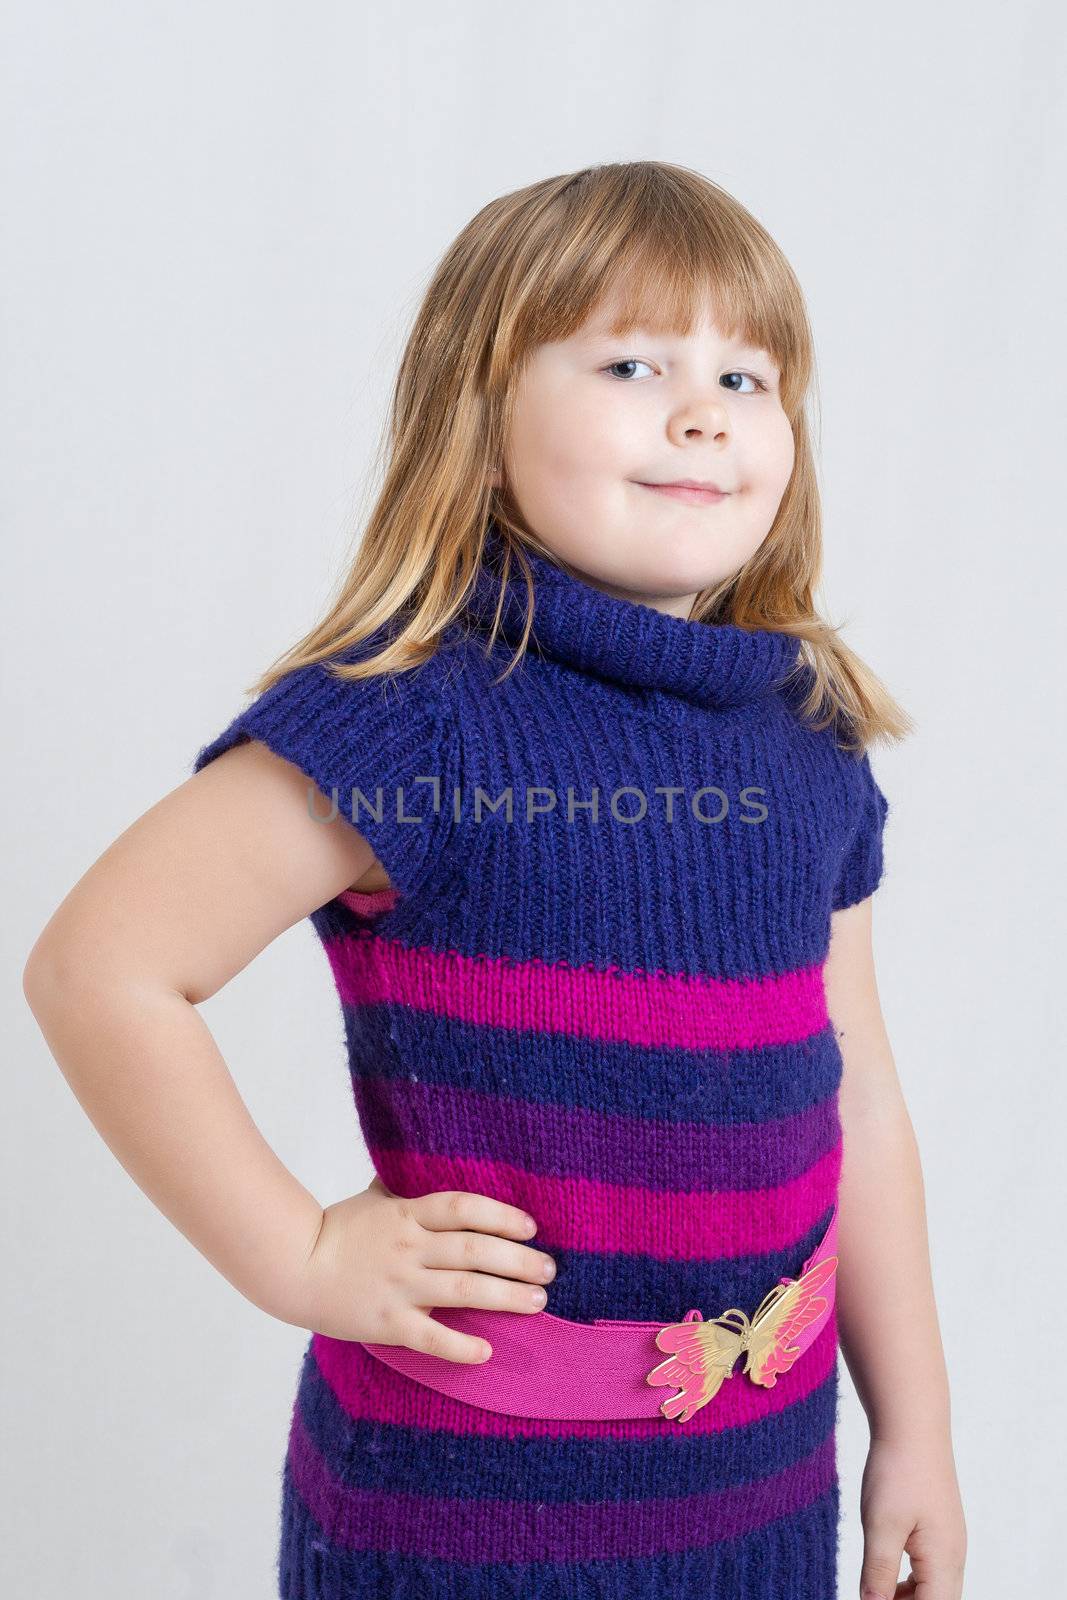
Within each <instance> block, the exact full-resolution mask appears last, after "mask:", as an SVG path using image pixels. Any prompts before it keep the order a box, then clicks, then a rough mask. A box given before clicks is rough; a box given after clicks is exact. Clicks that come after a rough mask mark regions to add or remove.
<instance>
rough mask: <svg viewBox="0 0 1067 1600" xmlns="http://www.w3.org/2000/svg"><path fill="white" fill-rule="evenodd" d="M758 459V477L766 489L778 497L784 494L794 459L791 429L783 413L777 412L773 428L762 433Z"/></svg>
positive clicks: (794, 444)
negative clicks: (759, 476)
mask: <svg viewBox="0 0 1067 1600" xmlns="http://www.w3.org/2000/svg"><path fill="white" fill-rule="evenodd" d="M758 458H759V462H760V468H761V473H760V475H761V477H762V478H763V480H764V483H765V484H766V486H767V488H768V489H769V490H772V491H774V492H776V493H777V494H779V495H782V494H784V493H785V490H786V487H787V485H788V483H789V479H790V477H791V476H792V472H793V462H794V460H795V458H796V441H795V440H794V438H793V429H792V428H791V427H790V424H789V418H788V417H787V416H786V414H785V412H784V411H779V412H778V414H777V416H776V418H775V419H774V423H773V426H769V427H768V428H767V430H766V432H765V433H764V435H763V437H762V439H761V441H760V446H759V451H758Z"/></svg>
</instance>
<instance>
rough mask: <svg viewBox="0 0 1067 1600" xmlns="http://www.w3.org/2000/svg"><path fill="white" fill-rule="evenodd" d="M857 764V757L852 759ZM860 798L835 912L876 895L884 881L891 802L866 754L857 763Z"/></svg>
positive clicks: (837, 882)
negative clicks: (876, 890)
mask: <svg viewBox="0 0 1067 1600" xmlns="http://www.w3.org/2000/svg"><path fill="white" fill-rule="evenodd" d="M849 759H850V760H851V761H853V762H855V758H854V757H850V758H849ZM855 766H856V773H855V779H856V792H857V798H856V799H855V801H854V802H853V819H852V822H851V826H850V829H849V833H848V837H847V840H846V843H845V850H844V856H843V859H842V861H841V863H840V866H839V868H838V872H837V878H836V880H835V883H834V891H833V898H832V901H831V905H832V907H833V910H834V911H843V910H844V909H845V907H846V906H853V905H857V904H858V903H859V902H860V901H861V900H866V899H867V897H868V895H872V894H873V893H874V891H875V889H877V887H878V885H879V884H880V883H881V881H882V877H883V873H884V868H885V857H884V838H883V835H884V830H885V820H886V817H887V815H888V812H889V801H888V800H887V799H886V797H885V795H884V794H883V793H882V791H881V789H880V788H879V787H878V783H877V781H876V780H875V776H874V773H873V772H872V770H871V762H870V757H869V756H868V755H867V754H864V756H863V758H862V760H860V761H859V762H855Z"/></svg>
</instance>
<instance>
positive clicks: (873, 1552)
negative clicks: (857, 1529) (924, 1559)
mask: <svg viewBox="0 0 1067 1600" xmlns="http://www.w3.org/2000/svg"><path fill="white" fill-rule="evenodd" d="M903 1553H904V1546H903V1545H902V1544H897V1543H895V1542H894V1541H893V1539H892V1537H890V1538H888V1539H887V1538H886V1536H885V1534H882V1535H880V1536H879V1535H878V1534H874V1535H873V1536H871V1537H868V1538H866V1539H865V1540H864V1544H863V1568H862V1570H861V1572H860V1600H893V1596H894V1595H895V1594H896V1590H897V1578H898V1576H899V1574H900V1558H901V1556H902V1555H903Z"/></svg>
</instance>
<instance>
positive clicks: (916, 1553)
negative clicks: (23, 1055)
mask: <svg viewBox="0 0 1067 1600" xmlns="http://www.w3.org/2000/svg"><path fill="white" fill-rule="evenodd" d="M812 365H813V358H812V341H811V335H810V330H809V327H808V322H807V318H806V314H805V308H804V302H803V297H802V294H801V292H800V289H799V288H798V285H797V282H796V280H795V278H794V275H793V273H792V271H791V270H790V267H789V265H788V263H787V262H786V261H785V259H784V258H783V256H782V253H781V251H780V250H779V249H778V248H777V246H776V245H775V244H774V242H773V240H772V239H770V238H769V237H768V235H767V233H766V232H765V231H764V229H763V228H762V227H761V226H760V225H759V224H758V223H757V222H756V221H755V219H754V218H753V217H752V216H751V215H749V213H748V212H747V211H745V209H744V208H743V207H742V206H740V205H739V204H738V203H737V202H736V201H735V200H733V199H732V198H731V197H730V196H729V195H727V194H725V193H724V192H723V191H722V190H721V189H719V188H717V187H716V186H715V185H714V184H712V183H711V182H709V181H708V180H706V179H705V178H703V177H702V176H700V175H699V174H697V173H694V172H692V171H690V170H688V169H685V168H680V167H676V166H669V165H664V164H661V163H658V162H633V163H624V164H619V165H609V166H599V167H593V168H590V169H588V170H585V171H581V172H577V173H572V174H566V175H563V176H561V177H555V178H551V179H548V180H546V181H544V182H540V183H536V184H533V185H531V186H530V187H529V188H526V189H522V190H520V191H518V192H516V193H513V194H508V195H505V196H503V197H502V198H500V199H498V200H495V201H493V202H492V203H491V204H489V205H487V206H486V207H485V208H484V209H483V210H482V211H481V212H479V213H478V215H477V216H476V217H475V218H474V219H473V220H472V221H471V222H470V223H469V224H468V225H467V226H466V227H465V228H464V229H463V231H462V232H461V234H460V235H459V237H458V238H457V239H456V241H455V243H454V244H453V245H452V246H451V248H450V249H449V250H448V252H447V254H446V256H445V258H444V260H443V261H442V262H441V264H440V266H439V268H438V270H437V272H436V274H435V276H434V279H433V281H432V283H431V285H430V287H429V290H428V292H427V294H426V297H425V300H424V303H423V305H422V307H421V310H420V312H419V315H418V318H417V321H416V324H415V327H414V330H413V332H412V335H411V338H410V340H409V343H408V346H407V349H406V351H405V354H404V357H403V361H402V365H401V369H400V373H399V379H398V384H397V389H396V395H395V403H394V409H393V415H392V455H391V459H390V463H389V467H388V472H387V475H386V479H385V483H384V486H383V488H382V492H381V495H380V498H379V500H378V502H377V504H376V506H375V508H374V512H373V515H372V516H371V518H370V521H369V525H368V527H367V528H366V530H365V533H364V536H363V539H362V543H361V546H360V548H359V551H358V554H357V556H356V559H355V562H354V565H353V567H352V570H351V572H350V573H349V575H348V577H347V580H346V582H345V584H344V587H343V589H342V591H341V593H340V596H339V598H338V599H337V601H336V603H335V604H334V605H333V606H332V608H331V609H330V612H329V615H328V616H326V617H325V619H324V620H323V621H322V622H320V623H319V625H318V626H317V627H316V628H314V630H313V631H312V632H311V633H309V634H308V635H307V636H306V637H305V638H304V639H302V640H301V641H300V643H299V644H298V645H296V646H295V648H294V649H292V650H291V651H289V652H288V654H287V655H286V656H285V657H283V658H282V659H281V661H280V662H279V663H277V664H275V666H274V667H273V668H271V669H270V670H269V671H268V672H267V673H266V674H265V675H264V676H263V677H262V678H261V679H260V681H259V683H258V684H257V685H256V696H257V697H256V698H255V700H254V703H253V704H251V705H250V706H249V707H248V708H247V709H245V710H244V711H242V712H241V713H240V714H239V715H237V716H236V717H235V719H234V720H233V721H232V722H231V723H230V725H229V726H228V727H227V728H226V729H225V731H224V732H222V733H221V734H220V735H219V737H217V738H216V739H215V740H214V742H213V743H210V744H208V745H206V746H205V747H204V748H203V749H202V750H200V752H199V754H198V755H197V757H196V760H195V765H194V771H195V775H194V776H191V777H190V779H189V781H188V782H186V783H185V784H183V785H182V786H181V787H180V788H179V789H177V790H176V791H175V792H174V793H173V794H171V795H168V796H167V797H166V798H165V799H164V800H162V801H161V802H160V803H159V804H158V805H157V806H155V807H154V808H153V809H152V810H151V811H150V812H148V814H147V815H146V816H144V817H143V818H141V819H140V820H139V821H138V822H137V823H136V824H135V825H134V826H133V827H132V828H130V829H129V830H128V832H127V833H125V834H123V835H122V837H121V838H120V839H119V840H117V841H116V842H115V844H113V845H112V847H111V848H110V849H109V850H108V851H107V852H106V853H105V855H104V856H103V857H102V858H101V860H100V861H99V862H98V863H96V865H95V866H94V867H93V868H92V869H91V871H90V872H89V873H88V874H87V875H86V877H85V878H84V879H83V880H82V881H81V882H80V883H79V884H78V885H77V886H76V887H75V888H74V889H73V890H72V892H71V894H70V895H69V896H68V898H67V900H65V901H64V903H63V905H62V906H61V907H60V908H59V910H58V911H57V912H56V914H55V916H54V917H53V918H52V920H51V922H50V923H49V925H48V927H47V928H46V929H45V931H44V932H43V933H42V935H41V937H40V938H39V940H38V942H37V945H36V946H35V948H34V951H33V953H32V955H31V958H30V960H29V962H28V964H27V970H26V978H25V984H26V992H27V995H28V997H29V1000H30V1003H31V1005H32V1007H33V1010H34V1013H35V1015H36V1016H37V1018H38V1020H39V1022H40V1025H41V1027H42V1029H43V1031H44V1033H45V1035H46V1037H47V1040H48V1043H49V1045H50V1047H51V1048H52V1050H53V1052H54V1053H55V1055H56V1058H57V1060H58V1061H59V1063H60V1066H61V1068H62V1070H63V1072H64V1073H65V1074H66V1076H67V1078H68V1079H69V1081H70V1082H71V1085H72V1087H73V1088H74V1090H75V1092H76V1094H77V1095H78V1098H79V1100H80V1101H81V1103H82V1104H83V1105H84V1107H85V1109H86V1111H87V1113H88V1115H89V1116H90V1117H91V1118H92V1120H93V1122H94V1123H95V1125H96V1127H97V1128H98V1129H99V1130H100V1132H101V1134H102V1135H103V1137H104V1138H105V1139H106V1140H107V1142H108V1144H109V1145H110V1147H111V1148H112V1150H113V1151H114V1152H115V1154H116V1156H117V1157H118V1159H119V1160H120V1161H121V1162H122V1163H123V1165H124V1166H125V1167H126V1169H127V1170H128V1171H129V1172H130V1173H131V1175H132V1176H133V1177H134V1179H135V1180H136V1181H137V1182H138V1183H139V1184H140V1185H141V1187H142V1188H143V1189H144V1190H145V1192H146V1193H147V1194H149V1195H150V1197H151V1198H152V1199H153V1200H154V1201H155V1202H156V1204H157V1205H159V1206H160V1208H161V1209H162V1210H163V1211H164V1212H165V1213H166V1215H167V1216H168V1217H169V1218H170V1219H171V1220H172V1221H173V1222H174V1223H175V1225H176V1226H177V1227H178V1228H180V1229H181V1230H182V1231H183V1232H184V1233H185V1234H186V1235H187V1237H188V1238H189V1239H190V1240H191V1241H192V1242H193V1244H194V1245H195V1246H196V1247H197V1248H198V1249H200V1250H201V1251H202V1252H203V1253H204V1255H205V1256H206V1257H207V1258H208V1259H209V1260H210V1261H211V1262H212V1263H213V1264H214V1265H215V1266H216V1267H217V1268H218V1269H219V1271H220V1272H222V1273H223V1274H225V1276H226V1277H227V1278H228V1279H229V1281H230V1282H231V1283H233V1284H234V1285H235V1286H236V1287H237V1288H238V1289H239V1290H240V1292H241V1293H243V1294H244V1295H246V1296H247V1297H248V1298H249V1299H251V1300H252V1301H253V1302H254V1303H255V1304H256V1305H258V1306H260V1307H261V1308H262V1309H263V1310H264V1311H266V1312H268V1313H269V1314H270V1315H272V1316H275V1317H278V1318H280V1319H281V1320H283V1321H286V1322H289V1323H291V1324H293V1325H295V1326H297V1327H301V1328H304V1329H306V1330H308V1331H309V1333H310V1335H311V1337H310V1338H309V1340H308V1342H307V1345H306V1349H305V1353H304V1357H303V1365H302V1371H301V1373H300V1379H299V1388H298V1392H297V1394H296V1399H295V1404H294V1407H293V1413H292V1425H291V1432H290V1437H289V1446H288V1452H287V1455H286V1457H285V1462H284V1478H283V1493H282V1507H281V1522H282V1528H281V1543H280V1554H279V1561H278V1579H279V1588H278V1593H279V1594H280V1595H281V1596H282V1597H283V1600H349V1597H355V1596H359V1597H361V1600H398V1597H400V1596H404V1597H408V1596H411V1597H416V1596H417V1597H419V1600H433V1597H445V1596H449V1597H457V1600H458V1597H463V1600H475V1597H477V1600H490V1597H492V1600H499V1597H501V1596H505V1595H509V1596H510V1595H514V1596H538V1597H545V1600H548V1597H552V1600H579V1597H582V1600H584V1597H587V1596H588V1597H592V1596H594V1595H595V1596H598V1597H603V1600H624V1597H634V1600H636V1597H638V1596H641V1597H647V1600H653V1597H656V1600H665V1597H667V1596H670V1597H672V1600H698V1597H699V1600H816V1597H817V1600H832V1597H834V1596H835V1595H836V1594H837V1574H836V1565H837V1563H836V1547H837V1540H838V1532H839V1498H840V1496H839V1483H838V1477H837V1469H836V1456H835V1417H836V1413H837V1406H838V1375H837V1352H838V1347H839V1337H840V1347H841V1349H842V1351H843V1354H844V1356H845V1358H846V1360H847V1363H848V1366H849V1370H850V1372H851V1375H852V1378H853V1380H854V1383H855V1385H856V1389H857V1391H858V1394H859V1398H860V1400H861V1402H862V1404H863V1407H864V1409H865V1411H866V1413H867V1416H868V1418H869V1421H870V1428H871V1446H870V1453H869V1456H868V1461H867V1466H866V1470H865V1473H864V1478H863V1489H862V1498H861V1506H860V1512H861V1518H862V1524H863V1535H864V1556H863V1568H862V1573H861V1576H860V1592H861V1594H862V1595H864V1596H880V1597H882V1600H890V1597H892V1596H896V1595H902V1594H914V1593H920V1592H921V1594H922V1596H923V1597H924V1600H958V1597H959V1595H960V1593H961V1574H962V1568H963V1561H964V1551H965V1542H966V1538H965V1527H964V1520H963V1514H962V1510H961V1506H960V1499H959V1493H958V1489H957V1482H956V1475H955V1467H954V1462H953V1453H952V1446H951V1441H950V1427H949V1396H948V1387H947V1381H946V1376H945V1371H944V1363H943V1358H942V1353H941V1343H940V1338H939V1334H938V1327H937V1318H936V1311H935V1307H934V1303H933V1295H932V1289H931V1280H930V1268H929V1261H928V1254H927V1243H926V1233H925V1221H924V1214H923V1201H922V1181H921V1174H920V1168H919V1162H918V1158H917V1153H916V1147H915V1141H914V1137H913V1134H912V1130H911V1125H910V1121H909V1119H908V1115H907V1112H906V1109H905V1107H904V1104H903V1101H902V1098H901V1091H900V1087H899V1084H898V1081H897V1077H896V1073H895V1068H894V1063H893V1058H892V1054H891V1051H890V1047H889V1043H888V1041H887V1038H886V1034H885V1029H884V1025H883V1021H882V1017H881V1012H880V1009H879V1004H878V997H877V989H876V984H875V976H874V970H873V958H872V950H871V898H870V897H871V895H872V893H873V892H874V890H875V888H876V887H877V885H878V883H879V882H880V880H881V878H882V874H883V853H882V841H883V827H884V823H885V819H886V814H887V810H888V806H887V802H886V799H885V797H884V795H883V794H882V791H881V790H880V788H879V786H878V784H877V783H876V781H875V778H874V775H873V773H872V770H871V766H870V760H869V756H868V754H867V747H868V745H869V744H870V743H871V742H872V741H873V740H874V739H875V738H879V737H880V738H883V739H884V738H887V737H888V738H897V739H898V738H901V737H903V736H904V734H905V733H906V732H907V731H908V730H909V728H910V726H911V724H910V722H909V719H908V718H907V717H906V716H905V714H904V713H903V712H902V711H901V710H900V709H899V708H898V707H897V706H896V705H895V703H894V702H893V701H892V700H891V699H890V697H889V696H888V694H887V693H886V691H885V690H884V689H883V688H882V687H881V686H880V684H879V683H878V682H877V680H876V679H875V678H874V676H873V675H872V674H871V673H870V672H869V670H868V669H867V668H866V667H865V666H864V665H863V663H862V662H861V661H860V660H859V659H858V658H857V657H856V656H855V655H854V654H853V653H852V652H851V651H850V650H849V649H848V647H847V646H846V645H845V644H844V642H843V641H842V640H841V639H840V638H839V637H838V633H837V630H836V629H835V628H833V627H831V626H830V625H828V624H827V623H826V622H825V621H824V620H823V619H822V618H821V617H820V616H819V614H818V612H817V610H816V608H815V605H814V602H813V598H812V596H813V589H814V586H815V585H816V583H817V581H818V579H819V575H820V570H821V560H822V549H821V542H820V515H819V499H818V493H817V486H816V470H815V463H814V459H813V455H812V450H811V445H810V441H809V433H808V426H807V421H806V417H805V410H804V407H805V401H806V396H807V391H808V386H809V380H810V376H811V372H812ZM304 917H310V920H311V923H312V925H313V927H314V929H315V932H316V933H317V935H318V936H319V938H320V939H321V941H322V943H323V945H324V947H325V951H326V955H327V957H328V959H329V962H330V965H331V969H332V972H333V976H334V978H335V980H336V985H337V992H338V996H339V1003H340V1006H341V1008H342V1016H343V1022H344V1028H345V1037H346V1041H347V1054H348V1061H349V1066H350V1070H351V1074H352V1083H353V1089H354V1094H355V1103H356V1109H357V1112H358V1117H359V1123H360V1127H361V1129H362V1133H363V1136H364V1139H365V1141H366V1144H367V1148H368V1151H369V1154H370V1158H371V1161H372V1163H373V1167H374V1172H375V1177H374V1179H373V1181H372V1182H371V1184H370V1185H369V1187H368V1188H367V1189H366V1190H365V1191H363V1192H362V1193H360V1194H357V1195H353V1196H351V1197H348V1198H345V1199H342V1200H339V1201H336V1202H334V1203H333V1204H330V1205H326V1206H323V1205H321V1204H320V1203H319V1201H318V1200H317V1199H315V1198H314V1197H313V1196H312V1195H311V1194H310V1193H309V1192H308V1191H307V1189H305V1188H304V1187H303V1185H302V1184H301V1183H300V1182H299V1181H298V1180H297V1179H296V1178H295V1177H294V1176H293V1175H292V1174H290V1173H289V1172H288V1171H287V1170H286V1169H285V1168H284V1167H283V1166H282V1165H281V1163H280V1162H279V1161H278V1159H277V1157H276V1156H275V1155H274V1153H273V1152H272V1151H271V1150H270V1149H269V1147H268V1146H267V1145H266V1144H265V1142H264V1141H263V1139H262V1138H261V1136H260V1135H259V1133H258V1131H257V1129H256V1128H255V1126H254V1124H253V1123H252V1122H251V1119H250V1118H249V1116H248V1114H247V1111H246V1109H245V1107H244V1106H243V1103H242V1102H241V1100H240V1098H239V1096H238V1094H237V1091H236V1089H235V1086H234V1084H233V1081H232V1079H231V1077H230V1075H229V1073H228V1072H227V1071H226V1068H225V1065H224V1063H223V1061H222V1059H221V1057H220V1055H219V1052H218V1050H217V1049H216V1047H215V1045H214V1042H213V1040H212V1038H211V1036H210V1034H209V1033H208V1031H207V1028H206V1026H205V1025H204V1023H203V1021H202V1019H201V1017H200V1014H199V1012H198V1011H197V1010H196V1007H197V1005H198V1003H199V1002H201V1001H203V1000H205V999H206V998H207V997H208V996H210V995H213V994H215V993H216V992H217V991H218V990H219V989H220V988H221V987H222V986H223V985H224V984H225V983H226V982H228V981H229V979H230V978H232V977H233V976H234V974H235V973H237V972H239V971H240V970H241V968H242V967H244V966H245V965H247V963H248V962H249V961H251V960H252V959H253V958H254V956H255V955H256V954H257V953H258V952H259V951H261V950H262V949H263V948H264V946H266V945H267V944H268V943H269V942H270V941H271V940H273V939H274V938H276V937H277V936H278V935H279V934H280V933H281V932H282V931H283V930H284V929H286V928H288V927H290V926H292V925H293V924H294V923H296V922H297V921H299V920H300V919H302V918H304ZM75 973H76V974H77V977H76V978H75V977H74V976H72V974H75ZM546 1285H547V1301H546V1288H545V1286H546ZM905 1551H906V1552H907V1554H908V1556H909V1558H910V1565H911V1574H912V1576H911V1578H910V1580H909V1581H908V1582H907V1583H904V1584H902V1585H899V1586H898V1583H897V1579H898V1573H899V1569H900V1565H901V1560H902V1556H903V1553H904V1552H905ZM916 1585H918V1588H916Z"/></svg>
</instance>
